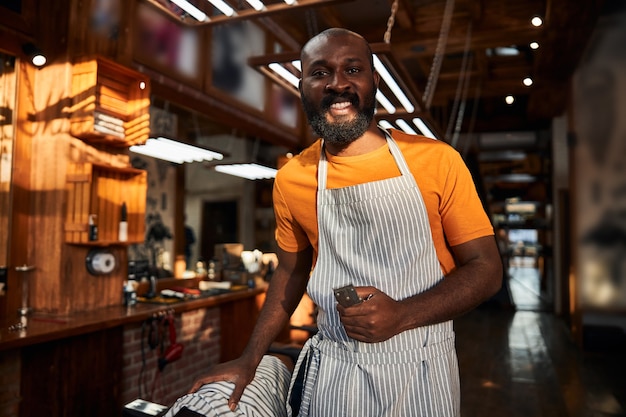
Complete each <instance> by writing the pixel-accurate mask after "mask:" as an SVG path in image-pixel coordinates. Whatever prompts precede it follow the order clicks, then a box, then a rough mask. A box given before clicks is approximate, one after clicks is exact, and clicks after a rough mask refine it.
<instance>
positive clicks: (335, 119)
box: [300, 35, 378, 146]
mask: <svg viewBox="0 0 626 417" xmlns="http://www.w3.org/2000/svg"><path fill="white" fill-rule="evenodd" d="M370 56H371V55H370V53H369V49H368V48H367V46H366V44H365V42H364V41H363V40H362V39H360V38H358V37H356V36H350V35H339V36H330V37H321V38H319V39H318V40H316V41H315V42H313V43H312V44H310V45H308V46H307V48H306V50H305V52H304V53H303V56H302V71H303V72H302V83H301V85H300V93H301V97H302V104H303V106H304V111H305V113H306V115H307V118H308V120H309V123H310V124H311V127H313V129H314V130H315V132H316V133H317V134H318V135H319V136H320V137H322V138H323V139H324V140H325V141H326V142H328V143H332V144H335V145H338V146H344V145H347V144H349V143H351V142H353V141H354V140H356V139H357V138H359V137H361V136H362V135H363V134H364V133H365V132H366V131H367V130H368V128H369V127H370V125H371V123H372V120H373V119H374V109H375V106H376V102H375V95H376V89H377V84H378V74H375V73H373V72H372V68H371V64H370Z"/></svg>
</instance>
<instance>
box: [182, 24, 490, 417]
mask: <svg viewBox="0 0 626 417" xmlns="http://www.w3.org/2000/svg"><path fill="white" fill-rule="evenodd" d="M301 61H302V80H301V82H300V92H301V96H302V103H303V105H304V109H305V112H306V115H307V117H308V119H309V122H310V124H311V126H312V127H313V129H314V130H315V131H316V133H317V134H319V136H320V137H321V140H319V141H317V142H316V143H314V144H313V145H312V146H310V147H309V148H307V149H306V150H304V151H303V152H302V153H301V154H300V155H298V156H297V157H295V158H293V159H292V160H291V161H290V162H289V163H287V164H286V165H285V166H284V167H283V168H282V169H281V170H280V171H279V173H278V175H277V177H276V181H275V185H274V208H275V212H276V218H277V231H276V238H277V242H278V246H279V248H280V249H279V251H278V256H279V265H278V268H277V270H276V271H275V273H274V276H273V278H272V281H271V285H270V287H269V289H268V294H267V298H266V302H265V305H264V307H263V310H262V312H261V315H260V317H259V320H258V322H257V325H256V327H255V330H254V332H253V334H252V336H251V339H250V342H249V344H248V346H247V347H246V349H245V351H244V353H243V355H242V356H241V357H240V358H239V359H237V360H235V361H232V362H228V363H225V364H220V365H218V366H216V367H215V368H214V369H213V370H212V371H211V373H210V374H209V375H207V376H206V377H203V378H201V379H200V380H198V381H197V382H196V383H195V385H194V386H193V388H192V391H195V390H197V389H198V388H199V387H200V386H201V385H202V384H204V383H208V382H213V381H217V380H227V381H230V382H232V383H234V390H233V393H232V395H231V398H230V405H231V407H232V408H233V409H234V408H235V407H236V404H237V402H238V400H239V398H240V397H241V395H242V392H243V390H244V388H245V387H246V384H248V383H249V382H250V381H251V380H252V378H253V376H254V369H255V367H256V366H257V364H258V363H259V361H260V360H261V358H262V357H263V354H264V353H265V352H266V350H267V348H268V346H269V345H270V343H271V342H272V341H273V340H274V338H275V337H276V336H277V334H278V333H279V331H280V330H281V329H282V328H283V327H284V326H285V324H286V323H287V322H288V320H289V317H290V315H291V313H292V312H293V310H294V309H295V307H296V306H297V304H298V301H299V300H300V298H301V296H302V295H303V293H304V291H305V289H306V290H307V292H308V295H309V296H310V297H311V298H312V299H313V301H314V302H315V303H316V305H317V307H318V318H317V324H318V327H319V332H318V334H317V335H316V336H314V337H313V338H312V339H311V340H309V342H307V344H306V345H305V347H304V349H303V353H302V355H301V356H300V359H299V361H298V362H299V363H298V364H297V365H296V370H295V371H294V380H295V379H296V377H295V376H296V375H298V374H299V373H300V374H304V382H303V386H304V389H303V390H302V392H296V390H293V389H292V392H291V396H292V399H291V401H290V408H291V409H290V413H292V415H299V416H321V417H328V416H377V417H379V416H428V417H436V416H445V417H449V416H458V415H459V408H460V406H459V377H458V366H457V360H456V353H455V350H454V332H453V330H452V321H451V319H453V318H454V317H457V316H458V315H460V314H463V313H465V312H467V311H468V310H470V309H472V308H474V307H476V306H477V305H478V304H480V303H481V302H482V301H484V300H486V299H488V298H489V297H491V296H492V295H493V294H495V293H496V292H497V290H498V289H499V287H500V285H501V278H502V265H501V263H500V256H499V253H498V249H497V246H496V243H495V239H494V236H493V228H492V226H491V224H490V222H489V219H488V217H487V216H486V214H485V212H484V210H483V208H482V205H481V202H480V201H479V199H478V197H477V193H476V190H475V186H474V184H473V183H472V180H471V176H470V174H469V172H468V170H467V168H466V167H465V165H464V164H463V161H462V159H461V158H460V156H459V154H458V153H457V152H456V151H455V150H454V149H452V148H451V147H450V146H449V145H447V144H445V143H443V142H438V141H434V140H432V139H428V138H424V137H421V136H411V135H406V134H404V133H402V132H399V131H393V132H391V135H388V134H387V133H385V132H384V131H382V130H381V129H380V128H378V127H377V125H376V123H375V121H374V107H375V101H374V98H375V94H376V89H377V86H378V81H379V75H378V74H377V73H376V72H375V71H374V68H373V64H372V53H371V49H370V47H369V45H368V44H367V42H366V41H365V40H364V39H363V38H362V37H361V36H360V35H357V34H355V33H353V32H350V31H347V30H344V29H329V30H327V31H324V32H322V33H321V34H319V35H317V36H315V37H314V38H313V39H311V40H310V41H309V42H308V43H307V44H306V45H305V46H304V48H303V49H302V53H301ZM350 283H352V284H354V285H355V286H356V291H357V294H358V296H359V297H360V298H362V299H364V301H362V302H360V303H359V304H357V305H354V306H351V307H343V306H341V305H338V304H337V302H336V300H335V298H334V293H333V289H334V288H337V287H341V286H344V285H346V284H350ZM294 385H295V384H294V382H293V381H292V388H293V386H294ZM298 391H299V390H298ZM300 396H301V404H296V400H297V399H298V397H300Z"/></svg>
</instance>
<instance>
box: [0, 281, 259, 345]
mask: <svg viewBox="0 0 626 417" xmlns="http://www.w3.org/2000/svg"><path fill="white" fill-rule="evenodd" d="M264 291H265V288H259V287H257V288H253V289H243V290H239V291H232V292H229V293H225V294H219V295H211V296H208V297H201V298H196V299H190V300H184V301H179V302H176V303H171V304H167V305H163V304H152V303H137V305H135V306H132V307H125V306H122V305H120V306H111V307H106V308H101V309H97V310H91V311H86V312H80V313H75V314H71V315H69V316H51V315H43V314H38V313H33V314H29V315H28V316H27V317H26V324H27V326H26V328H16V327H17V326H14V325H16V324H17V323H19V321H20V318H19V317H14V318H6V317H5V318H2V319H0V351H3V350H8V349H14V348H21V347H24V346H29V345H34V344H38V343H44V342H49V341H53V340H58V339H63V338H67V337H72V336H77V335H81V334H85V333H90V332H95V331H99V330H104V329H109V328H112V327H117V326H123V325H125V324H128V323H136V322H142V321H143V320H146V319H148V318H150V317H153V316H154V315H155V314H159V313H160V312H164V311H170V310H173V311H174V313H181V312H185V311H190V310H197V309H199V308H209V307H214V306H218V305H220V304H224V303H229V302H231V301H235V300H240V299H243V298H249V297H255V296H257V295H258V294H261V293H263V292H264ZM11 326H13V327H14V328H13V329H11Z"/></svg>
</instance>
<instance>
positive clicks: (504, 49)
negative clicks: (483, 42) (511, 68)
mask: <svg viewBox="0 0 626 417" xmlns="http://www.w3.org/2000/svg"><path fill="white" fill-rule="evenodd" d="M494 52H495V54H496V55H498V56H517V55H519V49H517V47H515V46H498V47H496V48H495V49H494Z"/></svg>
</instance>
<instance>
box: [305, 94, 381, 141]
mask: <svg viewBox="0 0 626 417" xmlns="http://www.w3.org/2000/svg"><path fill="white" fill-rule="evenodd" d="M338 97H342V98H346V99H348V100H349V101H350V103H351V104H352V105H353V106H354V107H356V108H358V107H359V97H358V96H357V95H356V94H341V95H340V94H331V95H328V96H326V97H324V99H323V100H322V103H321V105H320V107H319V109H318V108H317V107H316V106H315V105H314V104H313V103H312V102H310V101H309V100H307V98H306V97H305V96H304V95H302V106H303V107H304V112H305V113H306V117H307V119H308V120H309V124H310V125H311V127H312V128H313V130H314V131H315V133H317V134H318V135H319V136H320V137H321V138H322V139H324V141H326V142H328V143H331V144H333V145H336V146H345V145H348V144H350V143H352V142H354V141H355V140H356V139H358V138H359V137H361V136H362V135H363V134H364V133H365V132H366V131H367V129H369V127H370V124H371V123H372V120H373V119H374V109H375V102H374V96H373V95H372V96H370V98H368V99H367V102H366V103H365V106H364V107H363V109H362V110H360V111H359V112H358V113H357V115H356V117H355V118H354V120H351V121H346V122H337V123H330V122H328V120H326V116H325V114H326V112H327V111H328V110H329V109H330V105H331V104H332V103H333V101H335V99H336V98H338Z"/></svg>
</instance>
